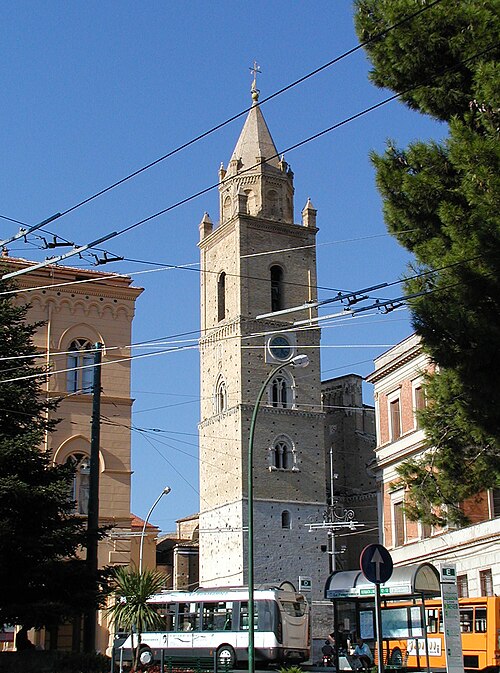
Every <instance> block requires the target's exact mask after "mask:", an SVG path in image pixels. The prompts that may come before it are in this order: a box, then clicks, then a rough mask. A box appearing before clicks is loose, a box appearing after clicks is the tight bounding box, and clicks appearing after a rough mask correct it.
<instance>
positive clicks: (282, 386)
mask: <svg viewBox="0 0 500 673" xmlns="http://www.w3.org/2000/svg"><path fill="white" fill-rule="evenodd" d="M269 404H270V405H271V406H272V407H278V408H279V409H289V408H290V407H291V406H292V404H293V394H292V386H291V382H290V379H289V377H288V375H287V374H285V372H281V373H279V374H277V375H276V376H275V377H274V379H273V380H272V381H271V383H270V384H269Z"/></svg>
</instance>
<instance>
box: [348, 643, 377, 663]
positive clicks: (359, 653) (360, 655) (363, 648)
mask: <svg viewBox="0 0 500 673" xmlns="http://www.w3.org/2000/svg"><path fill="white" fill-rule="evenodd" d="M352 656H353V657H354V659H357V660H358V661H359V663H360V664H361V668H363V669H365V670H367V669H369V668H371V666H372V664H373V656H372V653H371V650H370V648H369V647H368V645H367V644H366V643H365V642H364V640H363V639H362V638H358V640H357V642H356V647H355V648H354V654H353V655H352Z"/></svg>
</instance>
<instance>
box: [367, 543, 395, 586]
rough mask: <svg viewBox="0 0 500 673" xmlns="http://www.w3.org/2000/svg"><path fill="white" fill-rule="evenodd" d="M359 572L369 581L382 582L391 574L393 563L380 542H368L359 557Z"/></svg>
mask: <svg viewBox="0 0 500 673" xmlns="http://www.w3.org/2000/svg"><path fill="white" fill-rule="evenodd" d="M359 566H360V568H361V572H362V573H363V575H364V576H365V577H366V579H367V580H368V581H369V582H373V584H382V583H383V582H387V580H388V579H389V578H390V577H391V575H392V569H393V563H392V558H391V555H390V554H389V552H388V551H387V549H386V548H385V547H384V546H383V545H381V544H369V545H368V546H367V547H365V548H364V549H363V551H362V552H361V556H360V557H359Z"/></svg>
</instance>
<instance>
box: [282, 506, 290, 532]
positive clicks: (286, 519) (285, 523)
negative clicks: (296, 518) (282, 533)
mask: <svg viewBox="0 0 500 673" xmlns="http://www.w3.org/2000/svg"><path fill="white" fill-rule="evenodd" d="M281 527H282V528H286V529H287V530H290V528H291V527H292V517H291V515H290V512H289V511H288V510H287V509H285V510H283V511H282V512H281Z"/></svg>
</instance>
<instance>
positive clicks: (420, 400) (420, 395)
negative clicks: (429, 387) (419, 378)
mask: <svg viewBox="0 0 500 673" xmlns="http://www.w3.org/2000/svg"><path fill="white" fill-rule="evenodd" d="M413 404H414V407H413V408H414V413H415V428H417V429H418V428H420V426H421V424H420V420H419V412H420V411H422V410H423V409H425V406H426V401H425V392H424V389H423V387H422V385H421V384H418V385H416V386H415V387H414V388H413Z"/></svg>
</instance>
